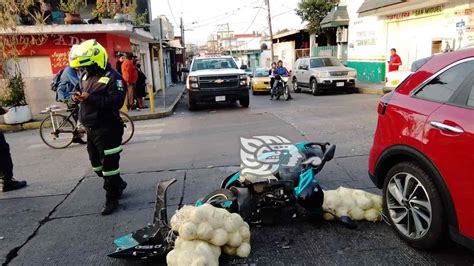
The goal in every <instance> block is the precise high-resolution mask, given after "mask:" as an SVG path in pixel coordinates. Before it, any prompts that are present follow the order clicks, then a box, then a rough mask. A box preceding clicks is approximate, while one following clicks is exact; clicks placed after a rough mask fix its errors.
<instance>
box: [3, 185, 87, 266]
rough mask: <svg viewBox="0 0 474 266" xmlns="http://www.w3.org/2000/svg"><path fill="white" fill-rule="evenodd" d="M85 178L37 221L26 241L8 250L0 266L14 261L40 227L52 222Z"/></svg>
mask: <svg viewBox="0 0 474 266" xmlns="http://www.w3.org/2000/svg"><path fill="white" fill-rule="evenodd" d="M86 178H87V177H83V178H81V179H80V180H79V181H78V182H77V184H76V185H75V186H74V187H73V188H72V190H71V191H70V192H69V193H67V194H66V196H65V197H64V199H63V200H61V202H59V203H58V204H57V205H56V206H55V207H54V208H53V209H52V210H51V211H50V212H49V213H48V215H47V216H46V217H45V218H43V219H42V220H41V221H39V225H38V226H37V227H36V229H35V230H34V231H33V233H32V234H31V235H30V236H29V237H28V238H27V239H26V241H25V242H24V243H23V244H21V245H19V246H17V247H15V248H13V249H12V250H10V251H9V252H8V254H7V256H6V261H5V262H4V263H2V266H6V265H8V264H9V263H10V262H12V260H14V259H15V258H16V257H17V256H18V252H19V251H20V250H21V249H22V248H23V247H24V246H25V245H26V244H28V242H30V241H31V240H32V239H33V238H34V237H35V236H36V235H37V234H38V231H39V230H40V229H41V227H43V225H45V224H46V223H48V222H49V221H52V220H54V218H53V219H52V218H51V216H52V215H53V214H54V213H55V212H56V210H57V209H58V208H59V207H60V206H61V205H62V204H63V203H64V202H65V201H66V200H67V199H68V198H69V196H70V195H71V194H72V193H73V192H74V191H76V189H77V188H78V187H79V185H80V184H81V183H82V182H83V181H84V180H85V179H86Z"/></svg>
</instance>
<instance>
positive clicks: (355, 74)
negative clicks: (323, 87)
mask: <svg viewBox="0 0 474 266" xmlns="http://www.w3.org/2000/svg"><path fill="white" fill-rule="evenodd" d="M347 75H348V76H349V77H354V78H355V77H357V71H355V70H351V71H349V73H348V74H347Z"/></svg>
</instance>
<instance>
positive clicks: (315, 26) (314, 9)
mask: <svg viewBox="0 0 474 266" xmlns="http://www.w3.org/2000/svg"><path fill="white" fill-rule="evenodd" d="M338 2H339V1H338V0H301V1H300V2H299V3H298V7H297V8H296V10H295V11H296V14H297V15H298V16H300V17H301V20H302V21H303V22H304V21H306V22H308V26H307V30H308V32H309V33H319V32H321V20H323V18H324V17H326V15H327V14H328V13H329V11H331V9H332V8H333V7H334V6H336V5H337V4H338Z"/></svg>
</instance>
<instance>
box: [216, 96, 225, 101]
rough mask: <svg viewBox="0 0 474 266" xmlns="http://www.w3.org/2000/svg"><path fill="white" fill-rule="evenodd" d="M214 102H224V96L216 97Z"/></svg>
mask: <svg viewBox="0 0 474 266" xmlns="http://www.w3.org/2000/svg"><path fill="white" fill-rule="evenodd" d="M216 102H225V96H216Z"/></svg>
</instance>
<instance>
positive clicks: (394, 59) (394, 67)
mask: <svg viewBox="0 0 474 266" xmlns="http://www.w3.org/2000/svg"><path fill="white" fill-rule="evenodd" d="M390 54H391V55H390V61H388V72H392V71H398V68H399V67H400V65H401V64H402V59H401V58H400V56H398V55H397V50H396V49H395V48H392V49H390Z"/></svg>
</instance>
